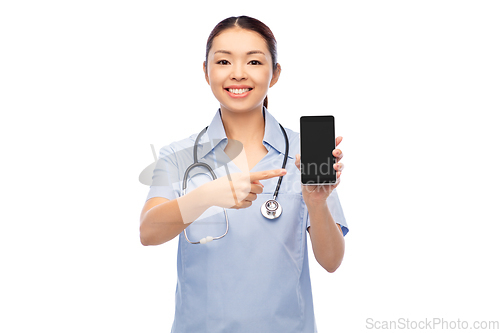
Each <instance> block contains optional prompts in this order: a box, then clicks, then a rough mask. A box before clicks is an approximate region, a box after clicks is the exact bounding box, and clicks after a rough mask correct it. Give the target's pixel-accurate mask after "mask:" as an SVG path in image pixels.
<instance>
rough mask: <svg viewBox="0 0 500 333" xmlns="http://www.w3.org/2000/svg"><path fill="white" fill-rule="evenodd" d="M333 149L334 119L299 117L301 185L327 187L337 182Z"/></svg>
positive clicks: (327, 117) (328, 116) (330, 117)
mask: <svg viewBox="0 0 500 333" xmlns="http://www.w3.org/2000/svg"><path fill="white" fill-rule="evenodd" d="M334 149H335V118H334V117H333V116H330V115H326V116H302V117H300V174H301V182H302V184H303V185H328V184H333V183H336V182H337V172H336V171H335V169H334V168H333V165H334V164H335V163H336V162H337V159H336V158H335V157H334V156H333V154H332V151H333V150H334Z"/></svg>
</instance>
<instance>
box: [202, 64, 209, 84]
mask: <svg viewBox="0 0 500 333" xmlns="http://www.w3.org/2000/svg"><path fill="white" fill-rule="evenodd" d="M203 72H204V73H205V80H206V81H207V83H208V84H210V80H209V79H208V73H207V66H206V64H205V62H203Z"/></svg>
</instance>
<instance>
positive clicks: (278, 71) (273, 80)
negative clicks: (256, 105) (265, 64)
mask: <svg viewBox="0 0 500 333" xmlns="http://www.w3.org/2000/svg"><path fill="white" fill-rule="evenodd" d="M280 74H281V65H280V64H276V70H275V71H274V73H273V77H272V78H271V84H269V88H271V87H272V86H274V85H275V84H276V82H278V79H279V78H280Z"/></svg>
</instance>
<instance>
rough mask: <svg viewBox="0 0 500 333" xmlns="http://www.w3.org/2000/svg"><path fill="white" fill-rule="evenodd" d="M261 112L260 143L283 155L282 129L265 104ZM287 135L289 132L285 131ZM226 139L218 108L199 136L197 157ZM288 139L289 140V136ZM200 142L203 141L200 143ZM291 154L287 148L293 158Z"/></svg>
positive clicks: (289, 155) (284, 147)
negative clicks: (262, 133) (262, 130)
mask: <svg viewBox="0 0 500 333" xmlns="http://www.w3.org/2000/svg"><path fill="white" fill-rule="evenodd" d="M262 114H263V116H264V122H265V128H264V138H263V140H262V143H264V142H265V143H267V144H269V145H270V146H271V147H273V148H274V149H275V150H277V151H278V152H280V153H281V154H283V155H284V154H285V150H286V143H285V136H284V135H283V131H282V130H281V127H280V125H279V123H278V121H277V120H276V119H275V118H274V117H273V116H272V115H271V114H270V113H269V111H268V110H267V108H266V107H265V106H263V107H262ZM287 135H288V136H289V135H290V134H289V133H287ZM227 140H228V139H227V135H226V130H225V129H224V125H223V124H222V118H221V110H220V109H218V110H217V113H216V114H215V116H214V117H213V119H212V122H211V123H210V125H209V126H208V130H207V132H206V133H205V134H203V136H202V137H201V138H200V143H199V145H200V147H201V148H200V152H201V154H200V156H199V159H202V158H204V157H205V156H206V155H207V154H208V153H210V152H211V151H212V150H214V149H215V148H216V147H217V146H218V145H219V144H221V142H223V143H226V144H227ZM288 140H290V137H289V138H288ZM202 142H205V143H203V144H202ZM291 154H292V152H291V148H289V149H288V157H289V158H292V159H293V158H295V157H293V156H292V155H291Z"/></svg>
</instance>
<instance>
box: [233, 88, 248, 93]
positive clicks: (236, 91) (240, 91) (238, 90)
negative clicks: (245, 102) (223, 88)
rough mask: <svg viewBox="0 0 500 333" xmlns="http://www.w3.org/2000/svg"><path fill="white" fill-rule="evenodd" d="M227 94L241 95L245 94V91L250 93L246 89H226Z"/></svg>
mask: <svg viewBox="0 0 500 333" xmlns="http://www.w3.org/2000/svg"><path fill="white" fill-rule="evenodd" d="M228 90H229V92H231V93H233V94H243V93H246V92H247V91H250V89H249V88H246V89H228Z"/></svg>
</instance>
